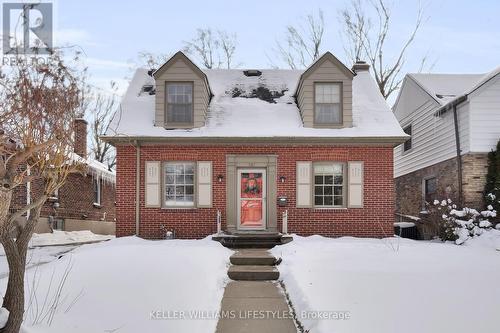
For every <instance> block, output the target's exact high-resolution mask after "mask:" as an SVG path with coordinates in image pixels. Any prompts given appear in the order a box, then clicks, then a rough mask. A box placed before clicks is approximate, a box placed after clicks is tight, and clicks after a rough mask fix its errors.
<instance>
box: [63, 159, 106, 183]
mask: <svg viewBox="0 0 500 333" xmlns="http://www.w3.org/2000/svg"><path fill="white" fill-rule="evenodd" d="M70 154H71V156H70V157H71V160H73V161H75V162H78V163H82V164H85V165H86V166H87V170H86V172H87V173H88V174H90V175H92V177H94V178H97V179H100V180H102V181H104V182H108V183H112V184H114V183H115V182H116V173H115V172H114V171H109V169H108V167H107V166H106V165H105V164H103V163H101V162H99V161H97V160H94V159H93V158H89V157H88V158H83V157H81V156H80V155H78V154H76V153H70Z"/></svg>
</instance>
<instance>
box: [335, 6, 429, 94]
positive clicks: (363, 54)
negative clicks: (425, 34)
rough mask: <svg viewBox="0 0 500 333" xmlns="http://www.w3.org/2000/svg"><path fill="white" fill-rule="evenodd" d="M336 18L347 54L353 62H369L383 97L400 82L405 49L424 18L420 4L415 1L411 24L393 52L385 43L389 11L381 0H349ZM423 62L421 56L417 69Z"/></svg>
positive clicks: (390, 20)
mask: <svg viewBox="0 0 500 333" xmlns="http://www.w3.org/2000/svg"><path fill="white" fill-rule="evenodd" d="M366 8H368V9H370V12H367V11H366V10H365V9H366ZM340 20H341V23H342V24H343V36H344V37H345V41H344V43H345V44H344V48H345V51H346V53H347V55H348V56H349V57H350V59H351V60H352V61H353V62H355V61H358V60H366V61H368V62H369V64H370V66H371V70H372V72H373V75H374V76H375V80H376V81H377V84H378V87H379V89H380V92H381V93H382V95H383V96H384V98H386V99H387V98H388V97H389V96H390V95H391V94H392V93H393V92H395V91H396V90H398V89H399V87H400V86H401V82H402V80H403V75H401V73H402V72H401V71H402V69H403V67H404V65H405V60H406V58H405V57H406V53H407V51H408V48H409V46H410V45H411V44H412V43H413V41H414V40H415V36H416V35H417V33H418V31H419V29H420V28H421V26H422V23H423V22H424V17H423V8H422V6H421V5H419V7H418V10H417V13H416V20H415V23H414V25H413V28H412V30H411V31H410V32H409V35H408V37H407V38H406V39H405V41H404V42H403V43H402V44H401V45H400V47H399V48H398V51H397V52H396V53H395V54H391V53H390V52H389V51H388V47H387V42H388V41H389V39H390V35H389V32H390V29H391V23H392V15H391V10H390V8H389V6H388V5H387V3H386V1H385V0H352V1H351V2H350V5H349V6H348V7H346V8H345V9H343V10H341V11H340ZM391 44H392V43H391ZM425 63H426V57H423V58H422V61H421V65H420V70H421V69H422V68H423V67H424V66H425Z"/></svg>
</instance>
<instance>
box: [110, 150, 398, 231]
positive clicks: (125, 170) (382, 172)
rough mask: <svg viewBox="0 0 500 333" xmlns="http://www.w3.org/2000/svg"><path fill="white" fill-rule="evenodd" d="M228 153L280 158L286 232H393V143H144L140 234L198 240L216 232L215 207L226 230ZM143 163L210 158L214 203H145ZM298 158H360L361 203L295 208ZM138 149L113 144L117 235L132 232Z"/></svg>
mask: <svg viewBox="0 0 500 333" xmlns="http://www.w3.org/2000/svg"><path fill="white" fill-rule="evenodd" d="M227 154H274V155H277V157H278V167H277V176H278V177H280V176H285V177H286V180H285V182H283V183H282V182H279V181H278V182H277V195H278V196H280V195H286V196H287V197H288V205H287V206H286V207H278V229H279V230H281V222H282V221H281V216H282V215H281V214H282V212H283V211H284V210H285V209H287V210H288V231H289V232H290V233H297V234H299V235H312V234H320V235H324V236H330V237H339V236H358V237H388V236H392V235H393V221H394V191H393V189H394V180H393V147H392V146H387V147H368V146H367V147H343V146H339V147H325V146H306V145H302V146H288V145H287V146H273V145H268V146H266V145H263V146H208V145H199V146H194V145H192V146H173V145H145V146H142V147H141V149H140V156H141V158H140V164H141V166H140V175H141V181H140V184H141V185H140V226H139V236H141V237H144V238H162V237H163V235H162V230H161V229H160V226H161V225H164V226H166V227H167V228H168V229H174V230H175V232H176V236H177V237H178V238H200V237H205V236H207V235H210V234H213V233H215V232H216V214H217V210H220V211H221V212H222V228H223V229H225V216H226V214H225V212H226V183H225V179H224V180H223V181H222V182H220V183H219V182H217V175H224V176H225V175H226V155H227ZM145 161H212V164H213V170H212V173H213V174H212V177H213V180H214V181H213V188H212V191H213V207H212V208H194V209H186V208H184V209H181V208H179V209H162V208H145V207H144V169H145ZM297 161H313V162H314V161H339V162H347V161H363V162H364V207H363V208H348V209H317V208H296V205H295V196H296V193H295V186H296V182H295V178H296V162H297ZM135 183H136V148H135V147H134V146H132V145H117V181H116V184H117V185H116V186H117V189H116V190H117V191H116V200H117V224H116V235H117V236H127V235H133V234H135V195H136V193H135Z"/></svg>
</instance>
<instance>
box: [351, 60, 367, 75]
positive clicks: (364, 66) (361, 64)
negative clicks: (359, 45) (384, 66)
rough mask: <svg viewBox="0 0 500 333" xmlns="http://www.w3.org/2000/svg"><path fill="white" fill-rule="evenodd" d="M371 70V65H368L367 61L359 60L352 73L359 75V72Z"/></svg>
mask: <svg viewBox="0 0 500 333" xmlns="http://www.w3.org/2000/svg"><path fill="white" fill-rule="evenodd" d="M369 70H370V65H368V64H367V63H366V61H362V60H358V61H356V62H355V63H354V65H353V66H352V71H353V72H354V73H359V72H367V71H369Z"/></svg>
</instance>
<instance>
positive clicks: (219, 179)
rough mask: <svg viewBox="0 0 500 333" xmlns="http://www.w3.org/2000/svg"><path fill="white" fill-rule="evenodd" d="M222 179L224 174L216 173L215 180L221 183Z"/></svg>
mask: <svg viewBox="0 0 500 333" xmlns="http://www.w3.org/2000/svg"><path fill="white" fill-rule="evenodd" d="M223 179H224V176H223V175H218V176H217V180H218V181H219V183H222V180H223Z"/></svg>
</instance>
